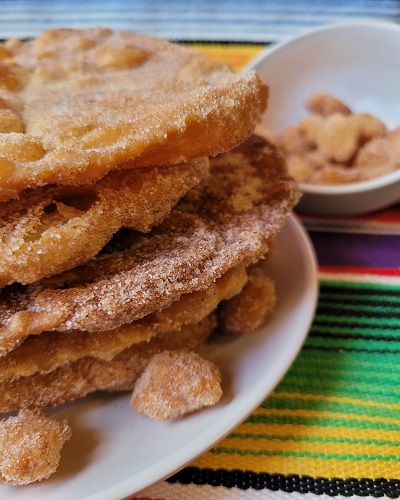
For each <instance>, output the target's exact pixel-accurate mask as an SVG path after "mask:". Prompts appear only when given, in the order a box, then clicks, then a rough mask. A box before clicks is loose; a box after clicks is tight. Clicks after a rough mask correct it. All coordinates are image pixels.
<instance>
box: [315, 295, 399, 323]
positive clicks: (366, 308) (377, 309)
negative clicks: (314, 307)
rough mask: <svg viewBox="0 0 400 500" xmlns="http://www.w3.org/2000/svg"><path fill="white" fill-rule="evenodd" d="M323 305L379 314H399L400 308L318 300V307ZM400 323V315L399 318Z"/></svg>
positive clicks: (337, 308)
mask: <svg viewBox="0 0 400 500" xmlns="http://www.w3.org/2000/svg"><path fill="white" fill-rule="evenodd" d="M322 307H329V309H332V310H334V311H336V310H339V311H350V312H353V311H356V312H367V313H369V314H373V313H375V314H376V315H379V314H381V315H382V314H399V308H398V307H394V306H393V307H391V306H380V305H378V306H374V305H371V304H369V305H360V304H349V303H342V302H339V303H337V302H324V301H323V300H319V302H318V308H322ZM397 319H398V321H399V324H400V317H399V318H397Z"/></svg>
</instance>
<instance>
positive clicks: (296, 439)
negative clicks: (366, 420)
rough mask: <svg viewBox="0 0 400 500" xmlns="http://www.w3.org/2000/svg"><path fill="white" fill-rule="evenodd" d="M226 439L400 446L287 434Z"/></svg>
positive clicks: (384, 441) (233, 435)
mask: <svg viewBox="0 0 400 500" xmlns="http://www.w3.org/2000/svg"><path fill="white" fill-rule="evenodd" d="M226 439H256V440H257V439H267V440H268V441H293V442H295V443H299V442H306V443H338V444H341V443H343V444H363V445H366V446H368V445H374V446H385V445H388V446H393V447H398V446H400V441H389V440H388V439H351V438H338V437H334V436H332V437H322V436H312V437H311V436H292V435H290V434H286V435H285V436H282V435H280V434H268V433H252V432H244V433H237V432H233V433H231V434H229V435H228V436H227V438H226Z"/></svg>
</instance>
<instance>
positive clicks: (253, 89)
mask: <svg viewBox="0 0 400 500" xmlns="http://www.w3.org/2000/svg"><path fill="white" fill-rule="evenodd" d="M0 48H2V49H3V56H4V57H3V58H2V60H1V61H0V74H1V78H0V99H1V101H0V103H1V104H2V105H1V108H2V109H4V111H3V113H2V114H1V113H0V201H6V200H8V199H10V198H16V197H18V194H19V193H20V192H21V191H23V190H24V189H26V188H34V187H37V186H43V185H46V184H61V185H74V186H76V185H81V184H88V183H91V182H94V181H96V180H98V179H100V178H101V177H103V176H104V175H106V174H107V173H108V172H109V171H110V170H111V169H114V168H134V167H135V166H139V165H142V166H144V165H165V164H172V163H181V162H184V161H187V160H189V159H192V158H195V157H200V156H209V155H216V154H218V153H221V152H224V151H228V150H229V149H231V148H232V147H234V146H237V145H238V144H240V143H241V142H242V141H243V140H245V139H246V138H247V137H248V136H249V135H250V134H251V133H252V131H253V129H254V126H255V125H256V123H257V122H258V120H259V118H260V116H261V114H262V112H263V111H264V109H265V107H266V102H267V93H268V91H267V87H266V85H265V84H264V83H263V82H262V81H261V79H260V78H259V77H258V76H257V75H256V74H255V73H254V72H249V73H246V74H235V73H233V72H232V71H231V70H230V69H229V68H228V67H226V66H222V65H220V64H216V63H213V62H211V61H209V60H208V59H207V58H206V57H205V56H204V55H203V54H201V53H198V52H195V51H191V50H189V49H186V48H184V47H182V46H179V45H176V44H172V43H168V42H166V41H162V40H159V39H157V38H153V37H150V36H146V35H142V34H136V33H132V32H127V31H115V32H113V31H111V30H108V29H104V28H88V29H83V30H74V29H57V30H51V31H46V32H44V33H42V34H41V35H40V36H38V37H37V38H36V39H34V40H32V41H28V42H20V41H18V40H10V41H9V42H6V43H5V44H3V45H1V46H0ZM126 160H131V161H130V162H129V163H124V164H122V165H121V163H122V162H126ZM117 164H118V165H117Z"/></svg>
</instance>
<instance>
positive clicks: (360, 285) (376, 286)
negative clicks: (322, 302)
mask: <svg viewBox="0 0 400 500" xmlns="http://www.w3.org/2000/svg"><path fill="white" fill-rule="evenodd" d="M319 284H320V288H321V291H322V290H323V288H324V286H329V287H335V288H347V289H349V290H357V289H359V290H372V291H378V292H379V290H382V291H384V292H388V291H390V292H392V291H393V292H394V293H396V292H397V293H398V292H399V291H400V285H397V284H394V285H392V284H389V283H371V282H359V281H358V282H354V281H339V280H326V279H320V280H319Z"/></svg>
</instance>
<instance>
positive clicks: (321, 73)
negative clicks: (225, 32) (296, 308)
mask: <svg viewBox="0 0 400 500" xmlns="http://www.w3.org/2000/svg"><path fill="white" fill-rule="evenodd" d="M399 54H400V26H398V25H396V24H391V23H382V22H359V23H348V24H340V25H332V26H327V27H323V28H319V29H316V30H313V31H311V32H308V33H305V34H303V35H301V36H299V37H296V38H293V39H292V40H290V41H288V42H286V43H283V44H280V45H278V46H276V47H274V48H271V49H268V48H267V49H266V50H265V51H263V52H262V53H261V54H260V55H259V56H258V57H256V58H255V59H254V60H253V61H252V62H251V64H250V65H249V66H248V67H247V68H246V69H247V70H250V69H255V70H256V71H257V72H258V73H259V74H260V75H261V77H262V78H263V79H264V80H265V81H266V83H267V84H268V86H269V88H270V98H269V104H268V109H267V111H266V113H265V114H264V116H263V118H262V124H261V126H262V127H265V128H268V129H270V130H272V131H274V132H281V131H282V130H284V129H285V128H286V127H288V126H290V125H297V124H298V123H299V121H300V120H301V119H303V118H304V117H305V116H306V114H307V112H306V109H305V107H304V104H305V101H306V100H307V98H308V97H309V96H310V94H313V93H315V92H327V93H330V94H332V95H334V96H335V97H338V98H339V99H342V100H343V101H344V102H345V103H346V104H348V105H349V106H350V107H351V108H352V110H353V111H354V112H356V113H360V112H367V113H371V114H373V115H375V116H376V117H377V118H379V119H381V120H382V121H383V122H384V123H386V125H387V126H388V128H390V129H391V128H395V127H396V126H399V125H400V58H399ZM300 189H301V191H302V192H303V197H302V199H301V201H300V203H299V205H298V209H299V210H301V211H304V212H308V213H313V214H319V215H338V216H346V215H349V216H350V215H360V214H364V213H368V212H372V211H375V210H379V209H382V208H385V207H387V206H389V205H391V204H393V203H395V202H397V201H399V200H400V170H397V171H395V172H392V173H390V174H387V175H384V176H381V177H378V178H376V179H373V180H368V181H363V182H354V183H351V184H341V185H323V186H322V185H315V184H313V185H311V184H306V183H300Z"/></svg>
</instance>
